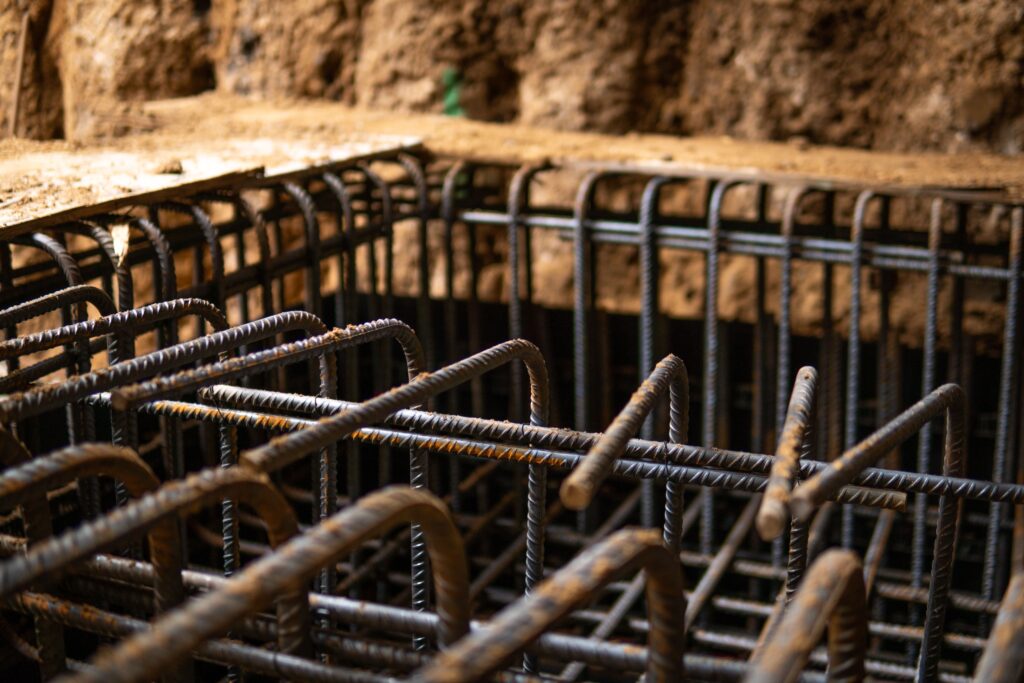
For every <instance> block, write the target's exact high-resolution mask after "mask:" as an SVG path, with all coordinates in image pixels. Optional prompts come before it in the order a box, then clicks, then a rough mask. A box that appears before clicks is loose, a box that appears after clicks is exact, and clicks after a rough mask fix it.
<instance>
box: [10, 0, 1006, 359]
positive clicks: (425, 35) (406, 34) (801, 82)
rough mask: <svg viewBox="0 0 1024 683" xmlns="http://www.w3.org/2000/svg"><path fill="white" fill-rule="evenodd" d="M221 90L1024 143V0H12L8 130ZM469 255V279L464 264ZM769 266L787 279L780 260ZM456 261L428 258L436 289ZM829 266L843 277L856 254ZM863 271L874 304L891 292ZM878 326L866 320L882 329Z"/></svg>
mask: <svg viewBox="0 0 1024 683" xmlns="http://www.w3.org/2000/svg"><path fill="white" fill-rule="evenodd" d="M26 15H27V17H28V19H27V22H26V20H25V17H26ZM25 26H27V31H23V27H25ZM19 67H20V69H19ZM16 89H17V90H18V93H19V94H18V97H17V104H18V106H17V107H14V106H13V103H14V101H15V97H14V94H15V90H16ZM211 90H214V91H218V92H220V93H222V94H232V95H244V96H249V97H253V98H273V99H280V98H287V97H299V98H326V99H332V100H339V101H341V102H344V103H346V104H349V105H354V106H357V107H361V108H362V107H365V108H373V109H377V110H389V111H393V112H433V113H448V114H452V115H459V116H466V117H469V118H474V119H481V120H488V121H502V122H518V123H524V124H528V125H532V126H539V127H542V128H551V129H560V130H586V131H597V132H607V133H616V134H628V133H630V132H634V131H635V132H657V133H669V134H678V135H707V134H712V135H717V134H723V135H730V136H734V137H738V138H743V139H754V140H784V141H789V142H791V143H793V145H792V149H794V150H799V149H802V148H803V147H804V146H806V145H810V144H832V145H843V146H853V147H862V148H868V149H885V150H897V151H941V152H961V151H986V152H997V153H1002V154H1017V153H1019V152H1021V149H1022V146H1024V5H1022V4H1021V3H1020V2H1011V1H1005V2H999V1H994V0H975V1H973V2H960V1H954V0H903V1H901V2H897V3H894V2H889V1H881V0H850V1H848V2H841V3H837V2H834V1H833V0H736V2H727V3H726V2H719V1H717V0H691V1H689V2H674V1H668V0H665V1H656V0H649V1H648V2H642V1H640V0H620V1H611V0H597V1H593V0H589V1H587V2H584V1H582V0H544V1H540V0H509V1H495V2H486V1H485V0H458V1H455V0H439V1H437V2H430V3H422V2H414V1H412V0H333V1H332V0H289V1H287V2H280V1H274V0H212V1H210V0H157V1H149V0H0V102H2V103H3V105H4V106H3V107H2V110H0V135H5V134H6V133H7V131H8V130H9V128H10V127H11V125H12V117H13V115H14V111H15V109H17V112H18V114H17V121H16V125H15V126H14V129H15V131H16V133H17V134H18V135H19V136H22V137H30V138H40V139H47V138H55V137H65V138H67V139H70V140H72V141H75V142H79V141H81V142H88V141H91V140H95V139H98V138H105V137H111V136H117V135H119V134H121V133H124V132H127V131H135V132H138V131H146V130H148V129H152V128H156V127H158V125H159V123H158V121H156V119H155V118H154V117H153V114H152V112H151V111H150V110H148V109H147V108H146V107H144V106H143V105H144V103H145V102H146V101H150V100H156V99H163V98H168V97H177V96H182V95H192V94H197V93H201V92H206V91H211ZM751 163H756V162H751ZM577 181H578V177H571V178H562V179H561V182H551V183H548V185H547V187H546V189H542V190H541V193H542V194H544V193H546V195H547V196H546V197H544V196H538V200H544V199H550V200H552V201H554V202H556V203H566V202H568V201H570V200H571V196H572V195H571V193H572V191H573V189H574V188H575V183H576V182H577ZM0 189H2V188H0ZM402 229H403V230H404V229H405V228H402ZM398 238H399V239H400V240H401V239H406V238H407V239H408V241H409V243H410V244H409V246H410V249H407V250H406V249H403V250H402V252H401V253H402V254H404V256H403V257H402V258H401V259H399V261H400V262H399V263H398V264H397V267H398V272H397V275H398V279H399V282H398V284H399V290H400V291H401V293H410V294H411V293H413V292H414V289H415V282H414V278H413V277H412V274H413V272H414V269H415V261H414V260H413V259H414V258H418V257H416V256H414V255H415V251H414V250H413V243H414V240H413V237H412V233H411V232H409V234H408V235H405V234H404V233H401V232H400V233H399V235H398ZM438 239H439V238H438ZM502 246H503V245H501V244H496V249H498V250H499V251H500V249H501V248H502ZM433 249H434V251H435V252H439V251H440V244H435V245H433ZM433 256H437V253H435V254H433V255H432V258H431V260H432V261H437V262H438V263H440V261H439V260H438V259H435V258H433ZM499 256H500V254H495V257H496V258H495V259H494V260H495V264H494V267H493V268H491V269H490V271H487V272H485V273H484V277H483V280H482V283H481V287H482V291H481V295H482V296H483V297H484V298H485V299H492V300H493V299H500V298H502V297H503V296H507V284H506V282H505V276H506V273H505V272H504V267H503V266H502V265H501V262H502V261H503V259H500V258H498V257H499ZM596 257H597V260H598V268H599V270H600V271H601V272H602V273H604V274H605V275H604V276H603V277H602V278H601V280H600V282H599V285H598V291H597V292H596V295H597V300H598V304H599V305H601V306H602V307H604V308H606V309H609V310H624V311H633V310H635V308H636V306H637V300H636V290H635V282H636V277H637V260H636V254H635V250H633V249H628V248H614V247H607V248H601V249H599V250H598V251H597V255H596ZM403 260H404V261H407V263H404V264H403V263H402V261H403ZM662 261H663V264H662V266H663V268H662V284H663V286H664V287H665V288H666V291H671V292H674V293H675V294H676V295H674V296H672V297H670V298H665V299H663V301H662V307H663V309H664V310H666V312H668V313H670V314H673V315H677V316H680V317H699V316H700V315H701V314H702V310H703V296H704V294H703V287H704V282H703V259H702V258H701V257H700V256H699V255H696V254H663V256H662ZM535 263H536V267H537V282H538V291H540V292H542V293H543V295H542V296H541V298H542V299H543V300H544V301H543V303H546V304H548V305H552V306H566V305H568V304H569V302H570V301H571V293H572V289H573V283H572V281H571V280H572V278H571V268H570V267H569V266H570V264H571V254H570V252H569V246H568V245H567V244H566V243H565V242H564V241H561V240H558V239H557V238H554V237H553V236H546V237H544V238H542V239H539V240H538V242H537V244H535ZM798 269H803V270H804V271H806V272H802V273H801V275H800V278H799V279H798V284H797V292H796V294H795V300H794V307H795V310H794V322H795V325H796V327H797V329H798V331H800V332H808V333H814V332H815V331H817V325H818V322H819V321H820V317H821V316H820V306H821V289H822V281H821V273H820V268H813V267H810V266H809V265H806V264H798ZM457 270H458V273H457V278H458V281H459V282H460V283H461V282H462V281H463V280H465V276H466V273H465V272H464V270H465V268H464V267H460V268H458V269H457ZM491 271H493V272H491ZM768 275H769V286H770V287H773V286H774V283H775V281H776V280H777V273H776V272H775V270H771V271H770V272H769V274H768ZM721 277H722V283H721V288H720V297H721V298H720V303H721V306H722V314H723V317H725V318H726V319H746V318H747V317H749V315H747V314H748V313H749V311H750V310H752V299H753V296H754V291H755V290H754V282H753V273H752V267H751V264H750V262H749V259H743V258H726V259H724V261H723V270H722V275H721ZM442 278H443V272H442V270H441V269H440V267H436V268H434V272H433V273H432V281H433V288H434V289H436V290H439V289H440V285H441V284H442ZM836 278H837V282H836V287H837V291H839V292H843V291H844V286H845V280H846V278H847V276H846V274H845V272H844V270H843V269H837V271H836ZM328 281H329V280H328ZM403 283H405V284H403ZM405 285H408V286H405ZM865 287H866V290H865V291H864V296H865V303H866V305H868V306H870V305H871V304H872V302H873V301H874V300H875V299H876V298H877V292H876V291H874V290H872V289H870V287H869V285H867V284H866V285H865ZM922 287H923V281H922V280H921V278H914V277H906V278H903V279H902V280H901V281H900V283H899V288H900V291H898V292H897V293H896V297H895V299H896V302H895V307H896V308H895V310H894V318H895V319H894V326H895V328H896V330H897V333H898V334H899V336H900V338H901V340H902V341H904V343H907V344H909V345H917V343H919V340H920V337H921V333H922V327H923V322H922V319H923V313H922V311H921V310H920V305H919V302H920V299H921V295H922V291H923V290H922ZM460 289H461V285H460ZM947 289H948V287H947V286H946V285H945V284H944V289H943V292H942V296H943V298H948V296H949V293H948V291H946V290H947ZM903 290H905V291H903ZM438 293H440V292H438ZM998 297H999V294H998V292H992V291H988V290H987V289H983V290H978V289H977V288H974V289H971V290H970V291H968V294H967V311H966V314H967V317H966V320H967V323H966V324H967V327H968V328H969V329H968V332H970V333H973V334H979V335H983V336H986V335H995V334H997V333H998V330H999V329H1001V322H1002V321H1001V318H1000V317H999V316H998V315H996V314H994V313H993V312H992V311H993V310H995V309H998V308H999V306H998V302H996V303H993V301H994V300H996V299H998ZM772 298H773V297H772V296H771V295H770V296H769V300H772ZM839 301H840V305H839V307H838V310H836V311H835V312H834V314H835V316H836V322H837V324H838V326H839V328H840V329H843V328H844V327H845V325H846V321H845V319H844V317H845V315H846V310H845V308H844V306H845V305H846V297H845V296H842V295H841V296H839ZM872 324H873V323H872V322H871V321H870V320H869V321H868V322H867V323H866V328H865V330H864V334H865V335H866V336H867V337H869V338H870V337H871V336H872V335H873V329H872V328H871V326H872ZM943 334H945V333H944V332H943Z"/></svg>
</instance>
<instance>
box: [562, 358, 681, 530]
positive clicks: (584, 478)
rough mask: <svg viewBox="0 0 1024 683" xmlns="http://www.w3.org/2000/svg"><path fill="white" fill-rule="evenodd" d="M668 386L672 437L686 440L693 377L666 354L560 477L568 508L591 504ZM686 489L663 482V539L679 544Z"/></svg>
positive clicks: (673, 439)
mask: <svg viewBox="0 0 1024 683" xmlns="http://www.w3.org/2000/svg"><path fill="white" fill-rule="evenodd" d="M666 389H667V390H669V441H671V442H672V443H682V442H684V441H686V434H687V431H688V429H689V423H690V392H689V377H688V376H687V374H686V365H684V364H683V361H682V360H681V359H680V358H679V357H677V356H674V355H672V354H669V355H668V356H665V358H663V359H662V360H661V362H659V363H658V365H657V366H656V367H655V368H654V370H653V371H652V372H651V374H650V375H649V376H648V377H647V379H645V380H644V382H643V384H641V385H640V387H639V388H638V389H637V390H636V392H634V393H633V396H632V398H630V399H629V403H628V404H627V405H626V407H625V408H623V409H622V411H621V412H620V413H619V414H618V415H617V416H616V417H615V419H614V420H613V421H612V423H611V425H609V427H608V429H607V430H606V431H605V432H604V434H602V435H601V437H600V438H599V439H598V440H597V442H596V443H595V444H594V445H593V446H592V447H591V449H590V452H589V453H587V457H585V458H583V459H582V460H581V461H580V464H579V465H577V466H576V467H575V469H573V471H572V472H571V473H570V474H569V476H568V477H566V478H565V480H564V481H563V482H562V488H561V489H560V491H559V493H560V496H561V499H562V503H563V504H564V505H565V507H567V508H569V509H570V510H582V509H584V508H586V507H587V506H589V505H590V503H591V501H592V500H593V499H594V496H595V495H596V494H597V491H598V489H599V488H600V487H601V482H603V481H604V480H605V478H606V477H607V476H608V475H609V474H610V473H611V471H612V465H613V464H614V462H615V461H616V460H617V459H618V458H619V457H620V456H621V455H622V454H623V453H624V452H625V450H626V445H627V444H628V443H629V440H630V439H631V438H632V437H633V436H634V435H636V433H637V432H638V431H639V430H640V427H641V425H642V424H643V422H644V419H645V418H646V417H647V416H648V414H649V413H650V412H651V410H652V409H653V408H654V406H655V404H656V402H657V400H658V399H659V398H660V397H661V396H662V395H663V394H664V393H665V391H666ZM682 516H683V489H682V486H680V485H679V484H677V483H676V482H674V481H671V480H670V481H668V482H666V484H665V530H664V537H665V544H666V545H667V546H668V547H669V548H677V547H678V546H679V540H680V535H681V533H682Z"/></svg>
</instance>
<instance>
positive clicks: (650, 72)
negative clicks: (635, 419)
mask: <svg viewBox="0 0 1024 683" xmlns="http://www.w3.org/2000/svg"><path fill="white" fill-rule="evenodd" d="M24 13H27V14H28V15H29V22H28V26H29V30H28V34H27V36H26V40H25V41H24V44H25V48H26V49H25V50H24V55H23V58H22V73H21V94H20V97H19V101H20V114H19V120H18V124H17V131H18V133H19V134H20V135H22V136H27V137H34V138H49V137H55V136H61V135H63V136H66V137H68V138H73V139H80V140H84V139H88V138H91V137H95V136H102V135H110V134H116V133H118V132H119V131H122V130H125V129H127V128H134V129H138V128H142V127H145V123H146V122H145V118H144V117H143V116H142V115H141V113H140V110H139V108H138V107H137V106H136V105H137V103H138V102H140V101H143V100H147V99H157V98H165V97H172V96H179V95H187V94H193V93H198V92H202V91H205V90H210V89H217V90H220V91H223V92H231V93H240V94H246V95H253V96H273V97H280V96H299V97H325V98H331V99H340V100H342V101H344V102H346V103H349V104H354V105H359V106H367V107H376V108H385V109H392V110H397V111H432V112H441V111H443V110H445V107H446V105H447V107H448V110H449V111H452V112H458V111H461V112H463V113H465V115H467V116H470V117H472V118H479V119H484V120H494V121H521V122H524V123H528V124H532V125H541V126H546V127H552V128H558V129H570V130H594V131H603V132H613V133H624V132H628V131H634V130H636V131H653V132H664V133H673V134H704V133H713V134H719V133H721V134H728V135H733V136H737V137H742V138H753V139H782V140H788V139H792V138H797V139H802V140H806V141H808V142H811V143H827V144H839V145H852V146H859V147H868V148H878V149H899V150H940V151H957V150H963V149H983V150H988V151H996V152H1002V153H1017V152H1019V151H1020V150H1021V146H1022V141H1024V5H1021V3H1019V2H1015V1H1012V0H1006V1H998V0H974V1H972V2H961V1H959V0H902V1H901V2H890V1H889V0H849V1H847V2H833V1H832V0H737V1H736V2H718V1H717V0H691V1H689V2H676V1H670V0H662V1H658V0H648V1H647V2H642V1H640V0H616V1H612V0H597V1H596V2H595V1H593V0H587V1H586V2H584V1H583V0H543V1H540V0H507V1H491V2H488V1H485V0H438V1H437V2H429V3H423V2H414V1H412V0H288V1H286V2H275V1H272V0H155V1H154V0H0V102H3V103H4V104H5V105H6V106H4V107H3V111H2V112H0V123H2V128H0V130H2V131H3V133H4V134H6V132H7V130H8V127H9V126H10V117H11V114H12V110H13V107H12V106H10V103H11V102H12V100H13V90H14V87H15V83H16V81H17V80H18V78H17V73H16V72H17V71H18V69H17V68H16V66H17V64H18V52H19V45H20V44H21V42H22V40H21V27H22V16H23V14H24Z"/></svg>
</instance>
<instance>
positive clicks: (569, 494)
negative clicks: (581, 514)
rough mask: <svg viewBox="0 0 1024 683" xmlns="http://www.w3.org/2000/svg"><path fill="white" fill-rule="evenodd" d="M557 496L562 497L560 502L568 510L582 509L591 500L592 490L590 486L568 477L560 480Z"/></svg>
mask: <svg viewBox="0 0 1024 683" xmlns="http://www.w3.org/2000/svg"><path fill="white" fill-rule="evenodd" d="M558 496H559V498H561V499H562V504H563V505H564V506H565V507H567V508H569V509H570V510H584V509H586V508H587V507H588V506H589V505H590V501H591V500H593V498H594V491H593V488H592V487H590V486H587V485H586V484H581V483H579V482H577V481H573V478H572V477H569V478H568V479H566V480H565V481H563V482H562V487H561V488H560V489H559V490H558Z"/></svg>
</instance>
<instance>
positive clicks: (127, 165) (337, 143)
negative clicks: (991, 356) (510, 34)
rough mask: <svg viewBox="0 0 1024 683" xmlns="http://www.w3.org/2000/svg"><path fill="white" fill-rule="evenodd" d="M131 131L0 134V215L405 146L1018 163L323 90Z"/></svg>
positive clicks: (482, 153)
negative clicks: (642, 128) (506, 118)
mask: <svg viewBox="0 0 1024 683" xmlns="http://www.w3.org/2000/svg"><path fill="white" fill-rule="evenodd" d="M145 109H146V116H145V117H144V118H143V119H141V120H140V122H139V123H138V124H137V128H138V130H137V131H136V132H134V133H132V134H130V135H127V136H125V137H122V138H117V139H114V140H106V141H102V142H98V143H96V144H92V145H90V144H86V145H83V144H74V145H73V144H70V143H62V142H28V141H21V140H8V141H2V142H0V228H11V227H14V226H18V227H20V228H21V229H26V228H28V227H40V226H41V225H44V224H47V223H51V224H52V222H54V221H56V220H66V219H68V218H70V217H73V216H74V209H75V208H76V207H81V206H88V205H96V204H100V203H105V202H110V203H111V208H113V207H116V206H119V205H124V204H125V203H130V201H131V200H132V199H133V198H134V199H138V198H140V196H141V195H146V194H150V198H152V196H151V195H152V193H154V192H156V193H159V192H162V191H165V190H168V189H174V188H177V187H180V186H181V185H185V184H190V183H191V184H196V186H197V187H201V186H204V185H211V184H229V183H231V182H232V181H233V180H234V179H237V178H238V177H239V176H244V175H250V174H254V173H259V172H260V171H261V169H267V171H268V172H270V173H275V172H279V171H281V170H286V169H287V168H289V167H291V166H301V165H315V164H318V163H323V162H325V161H328V160H344V159H350V158H352V157H357V156H360V155H363V154H367V153H372V152H381V151H386V150H388V149H394V148H395V147H398V146H405V145H414V144H417V143H418V142H422V144H423V145H424V146H425V147H426V148H427V149H429V150H430V151H432V152H435V153H437V154H440V155H450V156H456V157H463V158H474V159H482V160H492V161H502V162H508V163H515V164H519V163H524V162H533V161H541V160H545V159H548V160H551V161H554V162H558V163H562V164H580V165H586V164H588V163H595V162H596V163H601V164H609V163H611V164H623V165H627V166H630V167H641V168H644V169H647V170H657V171H664V172H668V173H693V172H696V173H722V172H723V171H724V172H728V173H733V174H737V175H744V176H746V175H751V174H766V175H769V176H772V177H777V178H784V179H789V180H792V181H794V182H799V181H800V180H802V179H809V178H813V179H816V180H818V181H822V180H825V181H829V182H832V183H835V184H837V185H853V186H864V185H870V186H887V187H895V188H902V189H905V190H907V191H910V192H914V191H919V190H922V189H930V188H958V189H964V190H973V191H978V190H986V191H991V192H993V193H996V194H999V195H1006V196H1009V197H1011V198H1015V199H1020V198H1024V163H1022V162H1021V160H1020V159H1019V158H1013V157H1004V156H997V155H985V154H961V155H942V154H889V153H881V152H869V151H862V150H854V149H842V148H833V147H815V146H802V145H793V144H782V143H768V142H744V141H738V140H734V139H731V138H724V137H715V138H708V137H704V138H682V137H670V136H662V135H626V136H609V135H599V134H590V133H573V132H555V131H550V130H544V129H539V128H530V127H526V126H516V125H506V124H489V123H481V122H476V121H469V120H466V119H458V118H450V117H443V116H430V115H408V114H389V113H384V112H378V111H365V110H356V109H351V108H349V107H346V106H343V105H339V104H332V103H329V102H314V101H282V102H257V101H252V100H248V99H244V98H239V97H235V96H227V95H219V94H210V95H202V96H199V97H191V98H182V99H175V100H164V101H158V102H150V103H148V104H146V105H145Z"/></svg>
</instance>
